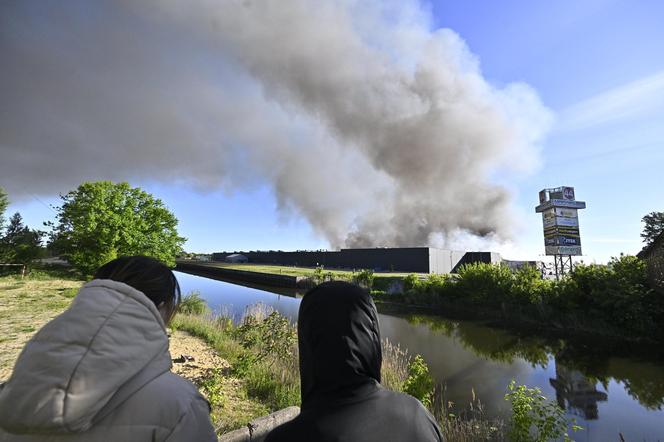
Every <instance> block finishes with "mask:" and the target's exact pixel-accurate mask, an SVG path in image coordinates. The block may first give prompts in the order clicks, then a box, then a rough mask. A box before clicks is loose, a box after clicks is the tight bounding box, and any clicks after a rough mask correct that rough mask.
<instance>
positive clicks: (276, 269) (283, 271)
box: [206, 262, 427, 290]
mask: <svg viewBox="0 0 664 442" xmlns="http://www.w3.org/2000/svg"><path fill="white" fill-rule="evenodd" d="M206 264H207V265H214V266H216V267H222V268H226V269H234V270H246V271H250V272H258V273H272V274H275V275H289V276H313V275H314V271H315V270H316V269H315V268H312V267H291V266H279V265H264V264H230V263H223V262H215V263H206ZM358 270H360V269H358ZM328 272H329V273H332V275H334V277H335V278H336V277H340V278H341V279H348V278H350V277H351V276H352V275H353V272H352V271H351V270H337V269H324V273H326V274H327V273H328ZM408 275H409V273H397V272H376V273H374V288H376V289H379V290H385V289H387V287H388V286H389V284H390V283H391V282H393V281H395V280H401V279H403V278H405V277H406V276H408ZM417 275H421V276H426V275H427V274H426V273H418V274H417Z"/></svg>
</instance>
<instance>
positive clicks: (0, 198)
mask: <svg viewBox="0 0 664 442" xmlns="http://www.w3.org/2000/svg"><path fill="white" fill-rule="evenodd" d="M7 206H9V198H7V192H5V189H3V188H2V187H0V233H2V229H3V228H4V227H5V210H7Z"/></svg>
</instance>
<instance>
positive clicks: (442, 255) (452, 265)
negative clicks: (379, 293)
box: [212, 247, 501, 273]
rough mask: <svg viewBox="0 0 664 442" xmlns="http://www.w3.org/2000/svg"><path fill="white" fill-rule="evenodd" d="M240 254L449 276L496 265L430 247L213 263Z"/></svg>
mask: <svg viewBox="0 0 664 442" xmlns="http://www.w3.org/2000/svg"><path fill="white" fill-rule="evenodd" d="M236 254H241V255H243V256H245V257H246V258H247V260H248V262H249V263H252V264H273V265H285V266H300V267H318V266H323V267H325V268H335V269H373V270H374V271H383V272H403V273H411V272H413V273H453V272H456V271H457V270H458V269H459V267H460V266H462V265H464V264H469V263H474V262H484V263H494V264H495V263H500V262H501V257H500V254H498V253H493V252H460V251H454V250H445V249H437V248H433V247H392V248H387V247H386V248H373V249H341V250H338V251H329V250H317V251H299V250H298V251H293V252H284V251H281V250H278V251H274V250H270V251H252V252H219V253H213V254H212V260H213V261H227V258H228V257H229V256H231V255H236Z"/></svg>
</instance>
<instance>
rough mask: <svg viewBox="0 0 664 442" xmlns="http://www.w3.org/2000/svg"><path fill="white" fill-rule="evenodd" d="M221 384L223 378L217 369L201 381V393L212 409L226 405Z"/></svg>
mask: <svg viewBox="0 0 664 442" xmlns="http://www.w3.org/2000/svg"><path fill="white" fill-rule="evenodd" d="M222 382H223V376H222V374H221V370H219V369H214V370H213V371H212V373H210V375H209V376H206V377H204V378H203V379H202V381H201V384H200V389H201V392H202V393H203V394H204V395H205V397H206V398H207V400H208V402H210V406H212V407H223V406H224V405H225V403H226V398H225V396H224V391H223V383H222Z"/></svg>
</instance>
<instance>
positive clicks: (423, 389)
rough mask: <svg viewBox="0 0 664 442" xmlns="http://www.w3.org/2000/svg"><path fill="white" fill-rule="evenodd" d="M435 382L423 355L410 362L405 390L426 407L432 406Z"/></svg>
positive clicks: (404, 385)
mask: <svg viewBox="0 0 664 442" xmlns="http://www.w3.org/2000/svg"><path fill="white" fill-rule="evenodd" d="M433 389H434V382H433V378H432V377H431V374H429V366H428V365H427V363H426V362H424V358H422V356H421V355H416V356H415V358H414V359H413V360H412V361H410V363H409V364H408V378H407V379H406V381H405V382H404V384H403V391H404V392H405V393H408V394H409V395H411V396H413V397H414V398H417V399H419V401H420V402H422V404H423V405H424V406H425V407H430V406H431V398H432V396H433Z"/></svg>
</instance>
